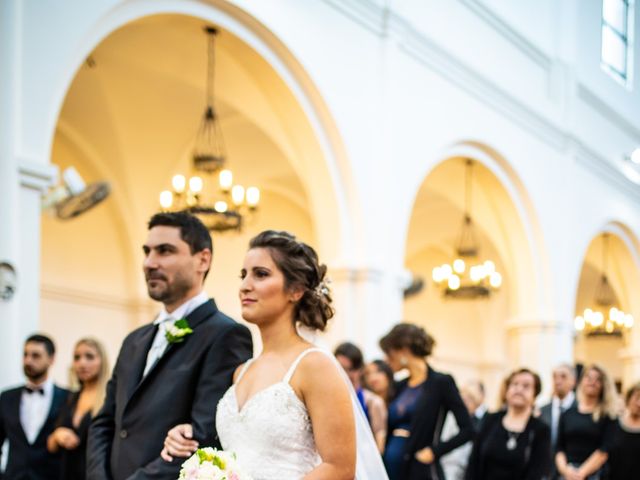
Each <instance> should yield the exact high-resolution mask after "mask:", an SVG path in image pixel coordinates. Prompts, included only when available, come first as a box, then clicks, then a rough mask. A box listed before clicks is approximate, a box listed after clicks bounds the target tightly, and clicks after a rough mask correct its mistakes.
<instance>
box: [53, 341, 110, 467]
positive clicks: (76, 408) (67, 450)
mask: <svg viewBox="0 0 640 480" xmlns="http://www.w3.org/2000/svg"><path fill="white" fill-rule="evenodd" d="M109 373H110V372H109V362H108V361H107V355H106V351H105V349H104V346H103V345H102V344H101V343H100V342H99V341H98V340H96V339H94V338H83V339H81V340H78V342H77V343H76V346H75V348H74V350H73V365H72V368H71V384H72V385H76V386H78V387H79V390H78V391H77V392H75V393H73V394H71V395H70V396H69V400H68V402H67V404H66V405H64V406H63V407H62V408H61V409H60V414H59V416H58V420H57V428H56V429H55V430H54V431H53V433H52V434H51V435H49V438H48V439H47V448H48V450H49V451H50V452H52V453H55V452H60V453H61V472H60V478H61V479H63V480H66V479H73V480H83V479H84V478H85V470H86V468H85V465H86V464H85V457H86V448H87V435H88V433H89V425H90V424H91V419H92V418H93V416H94V415H96V414H97V413H98V411H99V410H100V407H102V402H103V401H104V397H105V389H106V385H107V380H108V379H109Z"/></svg>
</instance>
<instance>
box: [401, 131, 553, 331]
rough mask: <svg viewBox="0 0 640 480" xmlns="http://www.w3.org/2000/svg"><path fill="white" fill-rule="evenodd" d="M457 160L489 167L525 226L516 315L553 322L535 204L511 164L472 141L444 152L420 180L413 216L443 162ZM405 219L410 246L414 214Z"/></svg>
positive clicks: (542, 244) (438, 154)
mask: <svg viewBox="0 0 640 480" xmlns="http://www.w3.org/2000/svg"><path fill="white" fill-rule="evenodd" d="M456 157H466V158H472V159H474V160H476V161H478V162H479V163H481V164H482V165H483V166H484V167H486V168H487V169H488V170H489V171H490V172H491V173H492V174H493V175H494V176H495V177H496V178H497V180H498V181H499V183H500V184H501V185H502V187H503V188H504V189H505V191H506V192H507V195H508V197H509V199H510V200H511V202H512V203H513V207H514V208H515V210H516V212H517V215H518V220H519V224H520V225H521V226H522V231H523V233H524V236H525V239H526V245H525V246H524V249H523V248H522V247H520V248H519V250H520V251H525V252H526V256H524V257H523V258H518V261H519V262H520V265H519V266H520V267H521V268H520V269H519V270H520V275H519V277H518V278H514V283H515V284H516V285H517V286H518V287H517V288H518V290H517V295H516V298H517V307H516V311H517V312H518V313H519V314H520V315H527V316H533V317H534V318H521V319H520V320H521V321H525V322H528V321H540V319H544V320H549V319H553V315H552V314H551V312H552V307H551V297H550V284H549V281H548V280H549V277H550V274H549V256H548V254H547V250H546V245H545V243H544V238H543V235H542V230H541V227H540V225H539V222H538V218H537V215H536V213H535V209H534V206H533V203H532V201H531V199H530V198H529V195H528V193H527V191H526V189H525V187H524V185H523V183H522V181H521V180H520V179H519V178H518V175H517V173H516V172H515V170H514V169H513V168H512V166H511V165H510V164H509V162H508V161H507V160H506V159H505V158H504V157H502V156H501V155H500V154H499V153H497V152H496V151H495V150H493V149H491V148H489V147H487V146H485V145H483V144H481V143H479V142H470V141H467V142H459V143H455V144H452V145H449V146H446V147H444V148H442V149H441V150H440V151H439V152H438V153H437V155H436V156H435V157H434V158H433V159H432V160H431V161H429V162H425V168H424V171H423V172H421V175H419V176H418V178H420V179H421V181H420V182H419V184H418V185H417V188H416V189H415V192H414V195H413V197H412V198H413V200H412V203H411V212H412V211H413V208H414V205H415V201H416V198H417V196H418V193H419V191H420V189H421V188H422V185H423V184H424V182H425V180H426V179H427V178H428V176H429V175H430V174H431V172H432V171H433V170H434V169H435V168H436V167H438V166H439V165H440V164H441V163H442V162H444V161H446V160H448V159H451V158H456ZM405 219H406V220H405V225H404V227H405V228H404V245H405V246H406V244H407V240H408V235H409V227H410V223H411V219H412V214H411V213H410V214H409V215H407V216H406V217H405Z"/></svg>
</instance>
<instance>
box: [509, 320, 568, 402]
mask: <svg viewBox="0 0 640 480" xmlns="http://www.w3.org/2000/svg"><path fill="white" fill-rule="evenodd" d="M506 332H507V365H508V367H509V370H511V369H515V368H519V367H527V368H531V369H532V370H534V371H535V372H536V373H538V374H539V375H540V377H541V378H542V383H543V384H542V387H543V393H542V395H541V398H544V397H545V396H548V395H549V394H550V392H551V389H552V388H551V371H552V369H553V367H554V366H556V365H557V364H558V363H561V362H569V363H573V357H572V352H573V331H572V329H571V325H569V324H567V323H563V322H560V321H558V320H554V319H538V318H532V317H518V318H514V319H511V320H509V321H508V322H507V324H506Z"/></svg>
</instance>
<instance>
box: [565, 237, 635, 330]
mask: <svg viewBox="0 0 640 480" xmlns="http://www.w3.org/2000/svg"><path fill="white" fill-rule="evenodd" d="M608 254H609V234H608V233H603V234H602V274H601V275H600V280H599V281H598V285H597V286H596V292H595V296H594V302H593V305H591V306H590V307H588V308H585V309H584V311H583V312H582V315H578V316H576V318H575V319H574V327H575V329H576V330H577V331H578V332H584V333H585V334H587V335H615V336H620V335H622V334H623V333H624V332H625V331H627V330H629V329H630V328H632V327H633V323H634V321H633V316H632V315H631V314H629V313H625V312H623V311H622V310H621V309H620V305H618V304H617V302H616V295H615V293H614V291H613V288H612V287H611V284H610V283H609V278H608V277H607V260H608Z"/></svg>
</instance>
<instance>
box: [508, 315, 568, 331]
mask: <svg viewBox="0 0 640 480" xmlns="http://www.w3.org/2000/svg"><path fill="white" fill-rule="evenodd" d="M567 328H568V325H567V323H566V322H562V321H560V320H558V319H555V318H544V317H538V316H534V315H519V316H517V317H512V318H510V319H509V320H507V321H506V323H505V330H506V331H507V333H510V332H514V331H523V330H528V331H531V332H543V331H544V332H564V331H565V330H567Z"/></svg>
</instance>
